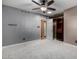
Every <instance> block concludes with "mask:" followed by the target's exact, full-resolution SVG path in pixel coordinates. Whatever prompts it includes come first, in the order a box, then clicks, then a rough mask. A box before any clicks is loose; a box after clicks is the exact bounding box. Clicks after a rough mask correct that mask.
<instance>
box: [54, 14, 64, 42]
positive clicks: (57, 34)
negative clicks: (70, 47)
mask: <svg viewBox="0 0 79 59" xmlns="http://www.w3.org/2000/svg"><path fill="white" fill-rule="evenodd" d="M53 38H54V39H57V40H60V41H64V17H63V14H61V15H58V16H56V17H54V18H53Z"/></svg>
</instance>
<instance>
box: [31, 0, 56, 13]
mask: <svg viewBox="0 0 79 59" xmlns="http://www.w3.org/2000/svg"><path fill="white" fill-rule="evenodd" d="M32 2H33V3H35V4H37V5H39V6H40V7H38V8H33V9H32V10H39V9H40V10H42V11H43V13H45V12H46V11H47V10H52V11H55V10H56V9H55V8H51V7H48V6H50V5H51V4H53V3H54V0H39V3H38V2H36V1H35V0H32Z"/></svg>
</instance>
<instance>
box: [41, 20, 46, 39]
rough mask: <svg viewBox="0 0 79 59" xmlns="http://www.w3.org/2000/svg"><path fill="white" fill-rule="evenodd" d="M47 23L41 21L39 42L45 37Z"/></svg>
mask: <svg viewBox="0 0 79 59" xmlns="http://www.w3.org/2000/svg"><path fill="white" fill-rule="evenodd" d="M46 34H47V21H45V20H44V19H42V20H41V40H42V39H46V37H47V35H46Z"/></svg>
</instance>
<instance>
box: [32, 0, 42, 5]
mask: <svg viewBox="0 0 79 59" xmlns="http://www.w3.org/2000/svg"><path fill="white" fill-rule="evenodd" d="M32 2H34V3H35V4H37V5H39V6H41V4H39V3H38V2H36V1H34V0H32Z"/></svg>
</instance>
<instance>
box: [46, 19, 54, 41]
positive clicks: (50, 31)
mask: <svg viewBox="0 0 79 59" xmlns="http://www.w3.org/2000/svg"><path fill="white" fill-rule="evenodd" d="M47 20H48V21H47V39H49V40H53V19H47Z"/></svg>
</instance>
